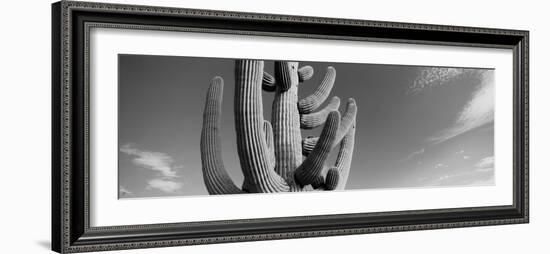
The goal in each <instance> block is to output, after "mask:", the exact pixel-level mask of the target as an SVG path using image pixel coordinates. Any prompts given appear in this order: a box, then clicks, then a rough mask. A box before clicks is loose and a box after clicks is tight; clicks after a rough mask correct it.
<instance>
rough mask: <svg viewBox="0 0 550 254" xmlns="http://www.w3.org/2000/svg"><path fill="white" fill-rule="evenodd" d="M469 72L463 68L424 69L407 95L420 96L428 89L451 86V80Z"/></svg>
mask: <svg viewBox="0 0 550 254" xmlns="http://www.w3.org/2000/svg"><path fill="white" fill-rule="evenodd" d="M465 72H468V70H466V69H463V68H441V67H431V68H423V69H422V70H421V71H420V73H419V74H418V76H417V78H416V79H415V80H414V81H413V83H412V84H411V86H410V87H409V90H408V91H407V94H418V93H421V92H422V91H424V90H426V89H431V88H433V87H436V86H441V85H445V84H449V83H450V82H449V81H451V80H453V79H455V78H457V77H459V76H461V75H463V74H464V73H465Z"/></svg>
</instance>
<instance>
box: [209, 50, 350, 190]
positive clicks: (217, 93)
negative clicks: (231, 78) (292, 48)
mask: <svg viewBox="0 0 550 254" xmlns="http://www.w3.org/2000/svg"><path fill="white" fill-rule="evenodd" d="M312 76H313V68H312V67H311V66H303V67H301V68H298V63H297V62H286V61H277V62H275V75H274V76H272V75H271V74H269V73H267V72H264V62H263V61H259V60H237V61H236V62H235V104H234V115H235V128H236V133H237V152H238V155H239V160H240V164H241V170H242V172H243V175H244V181H243V184H242V188H238V187H237V186H236V185H235V183H234V182H233V181H232V180H231V178H230V177H229V175H228V174H227V172H226V170H225V167H224V165H223V160H222V158H221V140H220V139H221V137H220V128H221V126H220V117H221V108H222V106H221V105H222V94H223V80H222V79H221V78H220V77H215V78H214V79H212V81H211V84H210V87H209V89H208V92H207V96H206V105H205V108H204V114H203V129H202V134H201V159H202V167H203V177H204V181H205V184H206V188H207V190H208V192H209V193H210V194H235V193H269V192H288V191H293V192H294V191H310V190H335V189H338V190H341V189H343V188H344V187H345V184H346V182H347V177H348V175H349V170H350V166H351V159H352V155H353V146H354V139H355V118H356V114H357V106H356V103H355V101H354V100H353V99H350V100H348V102H347V105H346V111H345V112H344V114H343V115H342V116H341V115H340V113H339V112H338V108H339V106H340V99H339V98H338V97H333V98H332V99H331V101H330V103H328V104H327V106H325V108H323V109H321V110H319V111H317V112H315V110H317V109H318V108H319V107H320V106H321V105H322V104H323V102H324V101H325V100H326V99H327V98H328V96H329V95H330V91H331V89H332V87H333V85H334V81H335V78H336V70H335V69H334V68H332V67H328V68H327V73H326V75H325V77H324V79H323V81H322V82H321V85H320V86H319V87H318V88H317V90H316V91H315V92H314V93H313V94H312V95H310V96H307V97H305V98H303V99H301V100H299V99H298V87H299V85H300V83H301V82H305V81H307V80H309V79H310V78H311V77H312ZM262 90H263V91H266V92H274V93H275V96H274V99H273V104H272V115H271V122H269V121H268V120H265V119H264V118H263V108H262V105H263V104H262ZM321 125H323V129H322V132H321V135H320V136H319V137H307V138H304V139H303V138H302V133H301V130H302V129H313V128H317V127H320V126H321ZM338 144H340V148H339V152H338V156H337V159H336V162H335V164H334V165H333V166H330V167H328V168H327V164H328V162H327V160H328V157H329V155H330V153H331V151H332V150H333V149H334V148H335V147H336V146H338ZM329 168H330V169H329Z"/></svg>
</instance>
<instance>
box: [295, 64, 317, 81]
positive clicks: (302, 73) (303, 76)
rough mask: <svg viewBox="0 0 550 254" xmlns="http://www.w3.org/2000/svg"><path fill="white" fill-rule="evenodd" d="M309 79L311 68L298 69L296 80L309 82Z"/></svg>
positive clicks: (311, 74)
mask: <svg viewBox="0 0 550 254" xmlns="http://www.w3.org/2000/svg"><path fill="white" fill-rule="evenodd" d="M311 77H313V67H311V66H309V65H306V66H303V67H300V69H298V80H300V82H304V81H306V80H309V79H310V78H311Z"/></svg>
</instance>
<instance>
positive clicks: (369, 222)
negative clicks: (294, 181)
mask: <svg viewBox="0 0 550 254" xmlns="http://www.w3.org/2000/svg"><path fill="white" fill-rule="evenodd" d="M54 8H55V7H54ZM74 14H76V15H77V16H78V18H74V19H73V23H72V25H73V27H78V28H80V29H77V30H79V31H80V32H82V31H81V29H82V28H83V20H90V21H93V20H96V21H99V20H104V21H106V22H112V21H113V20H114V18H115V15H113V14H106V13H96V14H92V13H76V12H75V13H74ZM123 17H126V19H125V21H124V22H130V23H139V22H140V21H139V19H138V18H136V17H132V16H130V15H123ZM54 18H55V15H54ZM149 18H151V21H156V22H159V24H165V22H172V21H176V20H173V19H174V18H159V19H154V17H149ZM185 21H186V22H187V21H188V23H187V24H191V25H199V24H200V23H202V22H199V23H197V22H196V21H197V20H194V19H187V18H186V19H185ZM220 21H221V22H220ZM148 22H149V21H148ZM178 22H179V20H178ZM240 23H242V22H241V21H232V22H223V21H222V20H219V18H213V19H208V20H207V22H206V23H204V24H208V26H209V27H213V26H215V27H217V28H220V27H224V25H231V26H232V27H234V26H237V25H238V24H240ZM257 23H260V24H257ZM261 24H264V25H265V26H266V27H267V28H269V29H272V31H279V32H281V31H282V32H288V30H286V29H287V28H285V27H287V24H282V23H279V22H255V23H253V26H249V25H246V26H243V28H244V29H258V28H259V27H260V25H261ZM376 24H383V23H376ZM394 25H395V26H398V24H394ZM293 26H295V27H297V28H298V29H297V31H300V32H306V31H310V32H313V33H314V34H323V33H324V34H326V33H330V32H331V31H332V32H335V31H339V32H335V34H340V33H341V32H340V31H346V32H350V34H353V35H368V36H373V37H377V36H376V35H379V36H380V35H381V34H383V35H387V34H389V35H388V36H389V37H391V38H394V39H396V38H400V37H399V36H398V34H402V35H411V34H414V36H415V38H418V39H419V40H430V39H434V38H440V39H439V40H442V39H443V40H445V39H451V40H452V41H454V42H455V43H458V42H459V41H460V40H461V39H462V38H463V39H464V40H465V42H467V43H472V44H476V45H479V44H486V43H488V44H487V46H490V45H489V44H491V43H494V42H496V41H498V42H499V43H503V44H506V43H508V44H509V45H508V46H510V45H512V44H514V43H518V42H526V40H527V33H526V32H522V31H501V30H498V31H497V30H477V29H473V30H468V29H467V28H463V29H460V30H463V32H441V31H438V32H429V31H424V30H422V31H410V30H408V29H406V28H407V27H408V28H415V26H414V25H408V26H407V25H399V26H402V27H406V28H405V29H404V28H401V30H393V31H401V33H398V32H395V33H392V32H391V31H388V30H387V29H382V28H375V29H365V28H357V27H355V26H349V25H331V26H327V27H323V26H320V25H312V24H306V23H301V22H295V23H293ZM417 28H423V29H429V28H430V27H425V26H420V27H417ZM432 28H433V27H432ZM439 28H441V29H442V28H444V27H439ZM277 29H279V30H277ZM403 29H404V30H403ZM54 30H55V29H54ZM402 30H403V31H402ZM413 30H414V29H413ZM464 31H470V32H472V33H465V32H464ZM476 31H477V32H476ZM58 32H59V31H58ZM480 32H488V33H490V34H489V35H483V36H482V35H481V34H480ZM491 33H498V34H493V35H491ZM500 33H504V34H507V35H508V36H506V35H502V34H500ZM55 35H56V32H55V31H54V44H53V45H59V43H56V41H55V38H56V37H57V36H55ZM75 35H76V38H74V40H72V42H73V45H81V42H82V33H75ZM57 38H59V37H57ZM401 38H407V37H401ZM453 38H454V39H453ZM457 38H461V39H457ZM519 45H520V47H518V48H517V50H516V51H515V52H516V57H517V59H518V60H519V59H521V60H524V61H526V60H527V57H526V55H524V54H526V53H527V48H526V46H523V44H519ZM491 46H494V45H491ZM75 49H76V50H75V53H76V54H75V55H74V58H73V63H82V61H81V60H82V57H83V55H82V53H83V51H82V49H81V48H79V47H77V48H75ZM54 53H55V50H54ZM55 61H56V60H55V57H54V65H53V66H54V73H55V72H56V70H57V72H60V71H61V69H55V68H59V67H61V66H60V65H61V63H60V62H55ZM524 63H526V62H524ZM73 66H74V68H73V70H74V71H75V72H74V73H75V74H76V75H75V78H74V79H73V81H74V82H75V83H73V84H74V85H75V86H74V90H73V92H74V93H73V95H74V97H73V98H72V99H73V102H74V103H75V105H82V104H81V103H82V102H83V101H84V98H83V96H84V94H83V92H84V90H83V89H82V87H81V85H82V82H81V81H82V74H83V73H82V71H83V66H82V65H79V64H74V65H73ZM524 67H525V68H524V69H519V70H520V72H518V73H517V74H518V75H516V76H515V78H516V80H521V81H526V80H524V78H526V76H524V75H523V73H522V72H523V71H527V67H526V66H524ZM54 76H55V75H54ZM53 78H54V79H55V77H53ZM55 81H59V80H55ZM56 83H58V82H54V84H56ZM79 86H80V87H79ZM518 88H520V89H518ZM516 89H518V90H516V91H515V92H516V95H519V96H516V99H517V98H518V97H519V99H518V100H517V101H516V108H515V110H517V111H516V113H517V112H520V113H521V112H524V110H525V108H524V104H523V102H524V101H523V100H524V99H526V97H525V96H521V95H524V94H523V93H524V92H525V89H526V87H516ZM54 91H55V88H54ZM56 96H57V97H59V95H56V94H54V98H53V99H54V101H53V103H54V105H55V104H56V103H57V104H60V99H61V98H56ZM74 108H75V109H83V108H82V107H78V106H74ZM54 110H55V107H54ZM517 115H519V118H518V119H516V121H517V125H516V127H518V128H516V134H517V135H516V139H517V140H515V142H516V144H517V145H518V146H519V147H524V146H523V145H524V139H523V137H524V136H523V134H525V130H524V129H523V130H522V127H523V125H522V123H523V121H522V120H524V119H523V114H517ZM83 116H84V114H83V113H82V112H80V113H78V112H77V113H75V114H74V115H73V117H75V120H76V121H74V122H73V124H74V125H73V127H76V128H75V130H79V129H82V128H79V127H82V125H83V120H84V119H82V118H83ZM57 124H60V123H57ZM55 125H56V122H55V121H54V127H53V129H54V130H56V129H58V128H60V127H59V126H55ZM59 135H60V133H59V132H57V133H54V135H53V137H54V140H55V138H56V137H57V138H60V136H59ZM81 136H83V135H76V136H74V137H73V138H74V139H73V141H72V142H73V148H78V147H81V146H80V145H82V144H83V141H84V140H83V137H81ZM54 142H55V141H54ZM57 148H60V147H59V146H58V147H57ZM55 150H56V149H55V143H54V151H55ZM59 150H60V149H59ZM524 152H525V151H516V158H519V160H516V162H515V163H516V165H524V163H523V162H524V161H523V158H524V156H523V155H524ZM72 154H73V156H75V157H74V159H73V161H75V162H79V159H78V158H82V157H83V151H82V150H78V149H75V150H74V153H72ZM55 155H56V154H54V160H59V156H55ZM80 162H81V163H80V165H73V166H75V168H82V162H83V160H80ZM53 163H54V166H56V165H59V163H60V162H59V161H58V162H55V161H54V162H53ZM79 166H80V167H79ZM54 171H55V168H54ZM72 172H73V173H75V174H73V175H72V176H71V177H72V178H71V181H72V183H73V184H74V185H71V189H72V193H73V194H72V197H74V198H73V199H72V201H73V202H71V204H70V206H71V209H70V212H71V215H72V216H71V222H72V223H71V224H70V231H68V232H70V234H71V236H72V237H71V238H72V239H73V243H72V245H74V246H71V247H68V248H70V249H71V250H93V249H96V250H99V249H102V247H101V246H85V247H80V248H79V247H78V245H81V246H82V245H85V244H90V243H93V242H94V241H97V240H102V241H109V242H117V243H119V244H118V245H113V247H109V248H115V249H116V248H131V247H140V246H141V247H147V245H145V244H135V245H132V244H124V242H128V241H133V240H142V239H149V240H155V239H156V240H160V239H164V240H169V239H175V238H179V237H181V236H183V235H182V234H181V232H178V230H177V229H176V228H174V230H172V229H170V230H168V229H166V230H162V231H163V232H165V233H166V234H167V235H165V236H164V237H161V238H160V239H159V238H158V236H156V237H155V236H152V234H153V235H154V234H155V233H156V232H155V230H148V231H149V232H143V230H138V229H129V228H125V229H124V230H122V231H120V232H117V231H113V230H110V229H98V230H91V231H88V232H86V234H84V235H81V233H82V232H84V231H85V228H84V225H83V223H81V222H82V221H81V220H80V217H81V216H82V217H83V215H84V209H83V208H84V204H83V203H84V202H80V201H81V198H82V197H83V196H80V194H79V193H82V194H83V190H84V189H85V188H84V187H85V186H83V183H84V182H83V181H79V179H83V176H81V175H80V174H79V172H78V171H76V170H73V171H72ZM518 173H520V172H518ZM55 174H56V173H55V172H54V176H55ZM517 176H518V177H517V178H516V180H517V182H516V187H520V190H521V193H519V194H520V195H518V196H517V197H516V199H515V200H516V201H517V203H516V204H517V207H515V208H513V209H511V208H502V210H499V211H496V212H488V211H483V209H482V210H481V211H479V210H475V209H473V210H467V211H461V212H459V213H453V214H449V213H438V214H437V215H436V214H430V213H428V214H416V215H410V214H407V215H395V216H392V217H391V219H392V220H391V222H390V221H388V220H386V221H385V222H381V221H379V220H385V219H388V217H384V215H382V216H374V215H372V216H367V217H368V218H347V220H346V218H337V219H334V218H325V219H324V220H323V219H311V220H308V221H307V222H303V221H300V222H299V223H291V224H287V225H288V226H295V227H292V228H288V227H287V230H288V231H291V230H296V231H300V230H304V229H305V228H304V226H305V225H307V226H308V227H307V230H308V231H309V230H331V229H334V228H337V227H339V226H340V225H346V224H347V225H350V226H352V225H353V227H364V228H367V229H368V228H370V229H372V230H371V231H396V230H406V229H421V228H437V227H449V226H472V225H480V224H487V223H482V222H479V221H487V222H488V223H491V222H490V221H494V220H499V219H505V218H517V219H516V220H515V221H510V220H508V221H509V222H510V223H512V222H526V221H527V214H526V209H524V208H525V206H524V205H525V204H524V201H525V198H526V195H527V193H526V192H525V191H523V190H524V189H523V188H521V187H523V185H522V184H523V183H524V181H523V176H524V175H523V174H521V175H520V174H517ZM59 180H60V179H55V178H54V179H53V181H54V182H53V184H54V185H53V186H54V190H53V192H54V194H56V193H59V192H58V191H59V190H55V187H56V186H60V184H59ZM56 181H57V182H56ZM56 183H57V185H56ZM52 201H53V202H54V204H53V209H54V210H53V213H52V215H53V216H54V217H55V216H59V214H58V213H61V211H60V210H61V209H59V208H60V205H61V204H59V203H57V204H56V203H55V202H56V201H55V198H54V199H52ZM58 209H59V210H58ZM55 214H58V215H55ZM385 216H387V215H385ZM60 217H61V218H64V217H66V214H65V216H64V215H63V213H61V216H60ZM463 218H471V219H468V220H469V221H476V220H477V221H478V222H477V223H457V222H458V221H464V219H463ZM350 219H351V220H350ZM327 221H330V223H325V222H327ZM442 222H444V223H445V224H439V226H438V223H442ZM503 222H504V221H503ZM304 223H305V224H304ZM423 223H428V224H432V225H433V226H431V227H430V226H429V225H428V226H424V227H422V226H416V227H414V226H413V227H394V226H395V225H398V224H399V225H414V224H423ZM492 223H494V222H492ZM274 224H278V225H279V226H275V225H274ZM280 225H281V222H278V223H273V227H270V226H269V221H264V223H261V225H257V224H255V223H246V225H244V227H241V231H239V232H232V234H234V235H235V236H238V235H241V234H254V233H273V232H280V229H279V227H280ZM203 226H204V225H201V226H200V227H202V229H197V230H198V231H197V232H193V233H195V234H191V233H190V232H189V231H187V232H186V234H187V233H189V234H187V235H188V236H193V237H204V236H205V235H204V233H205V232H207V231H208V230H211V229H213V228H211V227H210V226H212V225H207V227H203ZM218 226H220V225H218ZM221 226H222V227H218V228H217V229H223V226H224V225H221ZM376 226H384V227H385V230H384V229H376ZM197 227H198V228H200V227H199V226H197ZM293 228H294V229H293ZM59 229H60V227H58V226H54V227H53V230H54V232H53V233H54V239H53V241H54V242H57V241H61V239H59V238H57V237H56V236H60V234H59V233H61V232H59V231H58V230H59ZM201 230H202V232H201ZM204 230H206V231H204ZM270 230H272V231H270ZM62 231H63V230H62ZM361 232H369V231H368V230H364V231H362V230H352V229H351V228H350V230H348V231H332V233H314V232H311V231H309V233H307V232H305V233H300V234H298V235H296V236H317V235H328V234H339V233H340V234H341V233H361ZM116 233H119V234H116ZM121 233H124V235H122V234H121ZM141 233H144V234H141ZM201 234H202V235H201ZM285 237H292V235H289V236H280V235H279V236H277V235H275V236H273V235H272V236H270V237H269V236H268V237H267V238H265V237H258V238H249V239H248V240H260V239H275V238H285ZM244 239H246V237H244V238H238V237H234V238H228V239H226V240H227V241H236V240H244ZM210 241H212V240H210ZM218 241H223V239H222V240H219V239H218ZM207 242H208V241H207ZM96 243H97V242H96ZM189 243H191V242H189ZM52 244H53V245H54V246H56V245H57V244H56V243H52ZM163 244H164V245H170V242H165V243H157V244H154V245H151V246H149V247H152V246H163ZM179 244H188V243H186V242H179ZM103 248H107V246H103Z"/></svg>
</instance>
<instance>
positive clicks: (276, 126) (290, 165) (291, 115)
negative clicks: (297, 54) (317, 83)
mask: <svg viewBox="0 0 550 254" xmlns="http://www.w3.org/2000/svg"><path fill="white" fill-rule="evenodd" d="M297 68H298V63H296V62H275V78H276V83H277V90H276V91H275V96H274V98H273V104H272V110H271V112H272V113H271V123H272V124H273V136H274V143H275V158H276V166H275V172H277V173H278V174H279V175H281V176H283V177H285V178H286V179H287V181H288V182H289V183H290V184H291V185H292V179H293V175H292V174H291V173H292V172H293V171H294V170H295V169H296V168H297V167H298V166H299V165H300V164H301V163H302V161H303V157H302V147H301V142H302V133H301V131H300V113H299V112H298V108H297V107H296V105H297V103H298V73H297ZM289 179H290V180H289Z"/></svg>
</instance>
